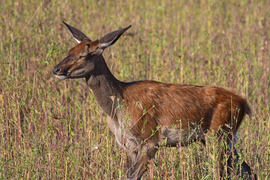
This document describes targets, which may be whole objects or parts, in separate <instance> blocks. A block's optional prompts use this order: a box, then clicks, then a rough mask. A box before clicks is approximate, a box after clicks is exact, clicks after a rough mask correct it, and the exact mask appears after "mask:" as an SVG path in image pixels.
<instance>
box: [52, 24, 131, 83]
mask: <svg viewBox="0 0 270 180" xmlns="http://www.w3.org/2000/svg"><path fill="white" fill-rule="evenodd" d="M63 23H64V24H65V25H66V26H67V27H68V29H69V30H70V32H71V34H72V35H73V37H74V38H75V40H76V41H77V42H78V44H77V45H76V46H75V47H73V48H72V49H70V50H69V52H68V55H67V57H66V58H64V59H63V60H62V61H61V62H60V63H59V64H58V65H56V66H55V67H54V68H53V74H54V75H55V76H56V77H57V78H59V79H66V78H83V77H89V76H91V74H92V73H94V71H96V70H97V69H98V68H97V66H98V63H99V61H100V58H101V57H100V56H102V53H103V51H104V49H106V48H107V47H109V46H111V45H113V44H114V43H115V42H116V41H117V40H118V39H119V37H120V36H121V35H122V34H123V33H124V32H125V31H126V30H128V29H129V28H130V27H131V25H130V26H128V27H126V28H123V29H119V30H116V31H113V32H111V33H109V34H107V35H105V36H103V37H102V38H100V39H97V40H95V41H91V40H90V38H88V37H87V36H86V35H85V34H84V33H82V32H81V31H80V30H78V29H76V28H74V27H72V26H70V25H68V24H67V23H65V22H64V21H63ZM102 59H103V58H102Z"/></svg>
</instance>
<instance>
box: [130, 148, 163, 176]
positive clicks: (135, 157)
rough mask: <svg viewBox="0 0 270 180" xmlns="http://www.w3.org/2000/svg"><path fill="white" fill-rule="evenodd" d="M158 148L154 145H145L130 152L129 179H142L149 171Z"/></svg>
mask: <svg viewBox="0 0 270 180" xmlns="http://www.w3.org/2000/svg"><path fill="white" fill-rule="evenodd" d="M157 150H158V147H157V146H155V145H154V144H150V143H144V144H142V145H139V146H137V148H136V149H133V150H132V151H130V152H128V161H127V165H128V179H129V180H131V179H132V180H135V179H136V180H137V179H141V177H142V176H143V174H144V173H145V171H146V170H147V169H148V165H149V163H150V161H151V160H152V159H153V158H154V157H155V154H156V152H157Z"/></svg>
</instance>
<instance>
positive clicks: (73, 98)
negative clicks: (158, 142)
mask: <svg viewBox="0 0 270 180" xmlns="http://www.w3.org/2000/svg"><path fill="white" fill-rule="evenodd" d="M0 5H1V6H0V7H1V8H0V12H1V18H0V30H1V31H0V38H1V41H0V75H1V76H0V82H1V83H0V178H1V179H121V178H124V177H126V175H125V172H126V163H125V160H126V157H125V154H124V153H123V150H121V149H120V148H119V147H117V146H116V144H115V142H114V137H113V135H112V133H110V131H109V129H108V128H107V126H106V115H105V114H104V113H103V112H102V110H101V109H100V108H99V107H98V105H97V103H96V102H95V99H94V96H93V94H92V93H91V90H90V89H89V88H88V87H87V86H86V84H85V82H84V80H83V79H78V80H66V81H59V80H58V79H56V78H54V77H53V75H52V68H53V67H54V65H56V64H57V63H58V62H60V61H61V60H62V59H63V58H64V57H65V56H66V54H67V52H68V50H69V49H70V48H71V47H73V46H75V44H76V42H75V41H74V40H73V38H72V37H71V35H70V34H69V32H68V30H67V29H66V28H65V27H64V25H63V24H62V23H61V19H63V20H65V21H67V22H68V23H70V24H71V25H73V26H75V27H77V28H79V29H81V30H82V31H83V32H85V34H87V35H88V36H89V37H90V38H91V39H92V40H95V39H96V38H99V37H101V36H102V35H104V34H106V33H108V32H110V31H113V30H116V29H118V28H121V27H125V26H127V25H129V24H132V25H133V26H132V28H131V29H130V30H129V31H128V33H126V34H125V35H124V36H123V37H121V39H120V40H119V41H118V42H117V43H116V44H115V45H114V46H112V47H110V48H109V49H107V50H106V51H105V52H104V56H105V59H106V62H107V64H108V66H109V68H110V69H111V71H112V72H113V74H114V75H115V76H116V77H117V78H118V79H120V80H122V81H132V80H143V79H152V80H157V81H163V82H170V83H183V84H198V85H215V86H221V87H225V88H227V89H231V90H234V91H236V92H237V93H238V94H241V95H242V96H244V97H246V98H247V99H248V101H249V102H250V104H251V107H252V112H253V115H252V119H248V118H246V119H245V121H244V122H243V124H242V126H241V129H240V132H239V142H238V149H240V150H241V151H242V153H241V160H245V161H246V162H248V163H249V164H250V165H251V167H252V170H253V171H254V173H256V174H257V175H258V178H259V179H269V178H270V173H269V172H270V166H269V165H270V150H269V149H270V134H269V131H270V122H269V120H270V117H269V105H270V101H269V96H270V88H269V85H270V75H269V74H270V73H269V71H270V61H269V57H270V51H269V43H270V40H269V35H270V31H269V29H270V1H267V0H262V1H261V0H260V1H259V0H241V1H237V0H231V1H227V0H220V1H216V0H204V1H199V0H191V1H180V2H179V1H178V0H172V1H162V0H157V1H142V0H137V1H106V0H99V1H98V0H82V1H75V0H66V1H61V2H59V1H56V0H43V1H34V0H29V1H6V0H4V1H2V2H1V3H0ZM211 148H212V150H211ZM215 148H216V146H214V145H213V147H212V146H211V147H208V148H206V149H205V148H203V147H202V146H201V145H199V144H192V145H190V146H189V147H180V148H178V149H176V148H162V149H160V151H159V152H158V154H157V156H156V160H155V162H154V164H155V165H154V166H153V167H152V168H150V173H148V175H145V176H144V178H147V177H148V178H153V179H213V178H216V177H215V176H214V168H213V166H214V164H215V162H212V160H211V159H209V157H208V156H209V153H210V152H213V150H215ZM233 178H234V179H238V177H237V176H233Z"/></svg>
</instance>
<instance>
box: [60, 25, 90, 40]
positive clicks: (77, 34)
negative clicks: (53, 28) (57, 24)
mask: <svg viewBox="0 0 270 180" xmlns="http://www.w3.org/2000/svg"><path fill="white" fill-rule="evenodd" d="M62 22H63V23H64V24H65V25H66V26H67V28H68V29H69V31H70V32H71V34H72V35H73V37H74V39H75V40H76V41H77V42H78V43H81V42H83V41H86V40H88V41H91V40H90V39H89V38H88V37H87V36H86V35H85V34H83V33H82V32H81V31H80V30H78V29H76V28H75V27H72V26H70V25H68V24H67V23H65V22H64V21H63V20H62Z"/></svg>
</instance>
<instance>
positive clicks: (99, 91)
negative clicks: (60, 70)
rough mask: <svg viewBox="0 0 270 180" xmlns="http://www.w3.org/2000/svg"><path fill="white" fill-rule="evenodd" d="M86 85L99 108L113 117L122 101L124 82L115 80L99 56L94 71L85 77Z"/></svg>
mask: <svg viewBox="0 0 270 180" xmlns="http://www.w3.org/2000/svg"><path fill="white" fill-rule="evenodd" d="M86 83H87V85H88V86H89V87H90V88H91V89H92V91H93V93H94V96H95V99H96V101H97V103H98V104H99V106H100V107H101V109H102V110H103V111H104V112H105V113H106V114H107V115H109V116H110V117H111V118H113V117H114V116H115V115H116V111H115V110H116V109H117V107H118V106H119V103H121V102H122V99H123V98H122V88H123V85H124V83H122V82H120V81H119V80H117V79H116V78H115V77H114V76H113V74H112V73H111V72H110V70H109V68H108V66H107V65H106V62H105V60H104V58H103V56H101V58H100V59H99V62H98V65H97V67H95V71H94V72H93V73H91V75H89V76H88V77H86Z"/></svg>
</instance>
